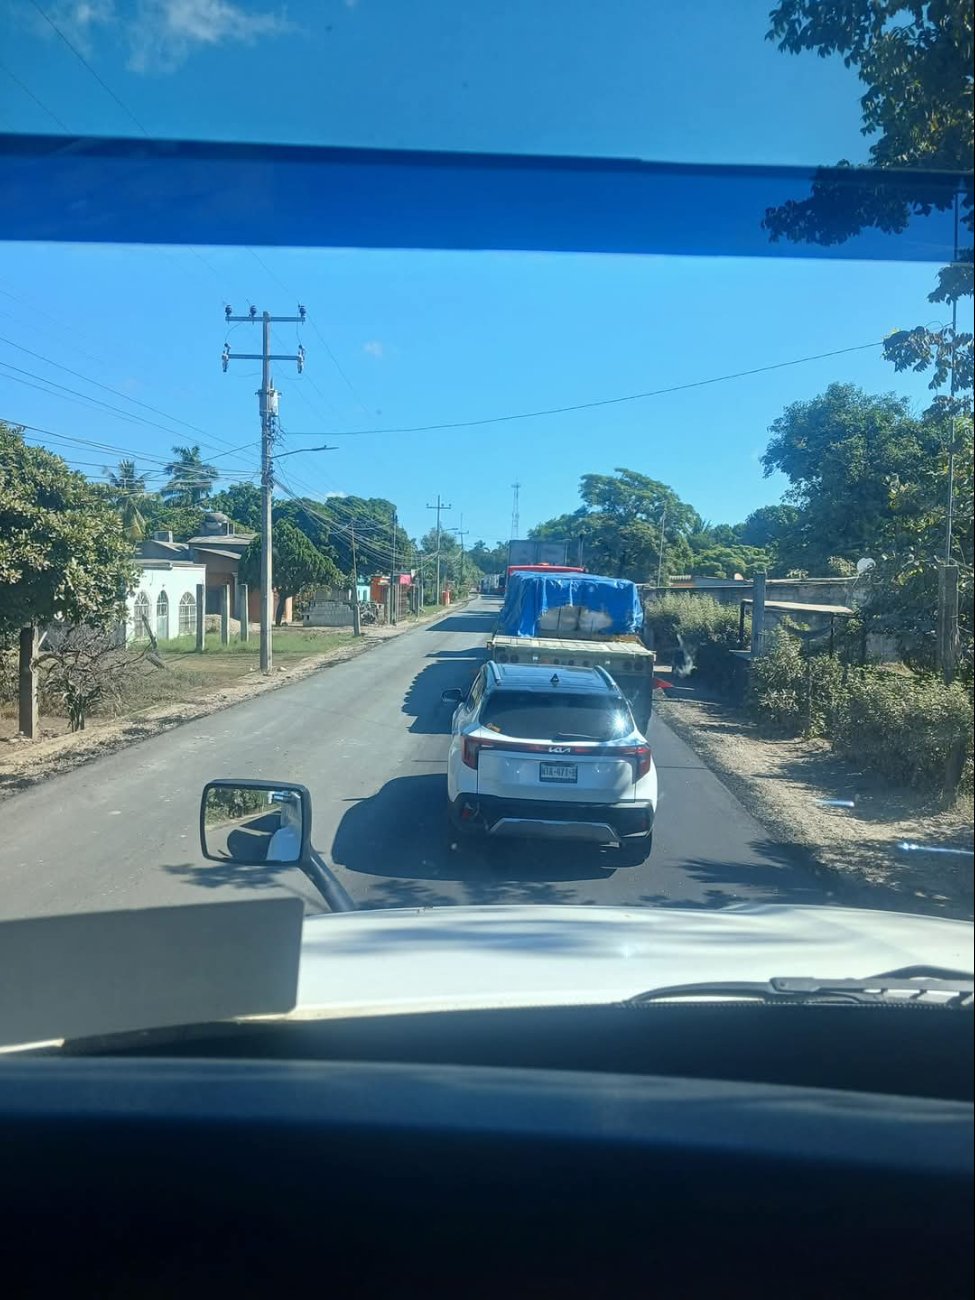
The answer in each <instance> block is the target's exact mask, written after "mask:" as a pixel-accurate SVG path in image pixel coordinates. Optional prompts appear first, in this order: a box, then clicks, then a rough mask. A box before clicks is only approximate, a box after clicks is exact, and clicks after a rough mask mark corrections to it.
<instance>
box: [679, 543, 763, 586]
mask: <svg viewBox="0 0 975 1300" xmlns="http://www.w3.org/2000/svg"><path fill="white" fill-rule="evenodd" d="M689 545H690V548H691V564H690V569H691V573H692V574H694V575H695V577H700V578H734V576H735V575H736V574H740V575H741V576H742V577H743V578H752V577H754V576H755V574H756V573H763V572H764V571H765V570H766V569H767V568H768V566H769V552H768V551H765V550H760V549H759V548H758V547H755V546H744V545H742V544H741V543H740V542H736V543H734V544H732V545H731V546H721V545H716V544H715V543H713V542H711V541H710V540H709V536H708V534H706V533H704V534H700V533H696V534H695V535H694V536H693V537H691V538H690V539H689Z"/></svg>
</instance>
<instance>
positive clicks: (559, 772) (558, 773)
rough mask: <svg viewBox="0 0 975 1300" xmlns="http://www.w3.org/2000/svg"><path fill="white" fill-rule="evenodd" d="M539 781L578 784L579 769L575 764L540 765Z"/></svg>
mask: <svg viewBox="0 0 975 1300" xmlns="http://www.w3.org/2000/svg"><path fill="white" fill-rule="evenodd" d="M538 779H539V780H540V781H563V782H570V783H571V782H577V781H578V780H579V768H578V766H577V764H575V763H539V765H538Z"/></svg>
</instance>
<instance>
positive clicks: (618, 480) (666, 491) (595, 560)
mask: <svg viewBox="0 0 975 1300" xmlns="http://www.w3.org/2000/svg"><path fill="white" fill-rule="evenodd" d="M579 495H580V496H581V497H582V501H583V505H582V506H581V507H580V509H579V510H577V511H575V512H574V513H573V514H570V515H560V516H558V517H557V518H556V519H549V520H547V521H546V522H545V523H542V524H539V525H538V527H536V528H533V529H532V530H531V533H530V534H529V535H530V536H531V537H541V538H544V537H565V538H569V539H576V538H577V539H579V540H581V542H582V548H583V559H584V562H585V565H586V567H587V568H588V569H589V570H590V571H592V572H595V573H603V574H606V575H607V576H608V577H612V578H631V579H632V580H633V581H635V582H648V581H651V582H652V581H655V580H656V576H657V569H658V563H659V558H660V547H661V541H663V546H664V562H665V563H664V569H663V572H664V573H667V572H671V573H683V572H685V571H686V568H687V564H688V562H689V560H690V548H689V546H688V543H687V538H688V536H689V535H690V534H691V533H693V532H694V531H695V530H698V529H700V527H701V523H702V521H701V517H700V515H699V514H698V513H697V511H696V510H693V509H692V508H691V507H690V506H689V505H687V504H686V503H685V502H684V501H681V499H680V497H678V496H677V494H676V493H675V492H674V490H673V489H672V488H669V487H667V485H666V484H665V483H659V482H657V480H656V479H651V478H648V477H647V476H646V475H645V474H639V473H637V471H636V470H631V469H617V470H616V471H615V473H614V474H612V475H608V474H584V475H583V476H582V481H581V483H580V488H579Z"/></svg>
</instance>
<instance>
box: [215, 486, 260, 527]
mask: <svg viewBox="0 0 975 1300" xmlns="http://www.w3.org/2000/svg"><path fill="white" fill-rule="evenodd" d="M207 505H208V506H209V508H210V509H211V510H220V511H222V512H223V513H224V514H225V515H227V516H228V517H229V518H230V519H232V520H233V521H234V523H235V524H236V525H237V526H238V528H243V529H244V530H245V532H257V531H258V529H259V528H260V526H261V489H260V488H259V487H256V486H255V485H254V484H253V483H231V484H230V486H229V487H225V488H224V489H223V491H221V492H217V493H215V495H213V496H212V497H211V498H210V500H209V501H208V502H207Z"/></svg>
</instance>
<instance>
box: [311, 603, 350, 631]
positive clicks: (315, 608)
mask: <svg viewBox="0 0 975 1300" xmlns="http://www.w3.org/2000/svg"><path fill="white" fill-rule="evenodd" d="M304 624H305V627H351V626H352V606H351V605H350V604H349V602H348V601H347V600H321V601H319V600H316V601H315V603H314V605H309V607H308V608H307V609H306V610H305V614H304Z"/></svg>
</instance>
